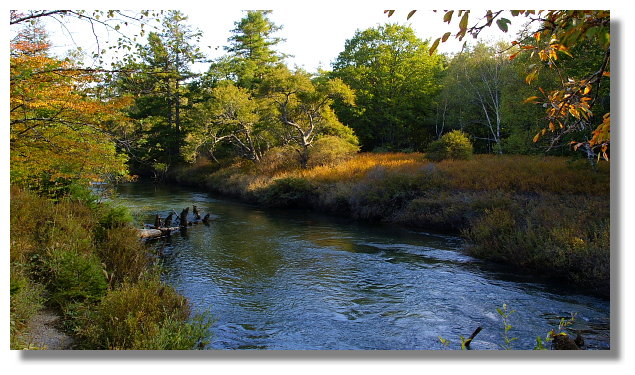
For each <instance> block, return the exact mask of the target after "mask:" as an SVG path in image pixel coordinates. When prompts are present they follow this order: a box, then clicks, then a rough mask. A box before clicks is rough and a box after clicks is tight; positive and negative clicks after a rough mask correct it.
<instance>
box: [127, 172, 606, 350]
mask: <svg viewBox="0 0 635 375" xmlns="http://www.w3.org/2000/svg"><path fill="white" fill-rule="evenodd" d="M117 190H118V197H117V198H116V200H118V201H120V202H121V203H122V204H125V205H127V206H128V207H130V208H131V210H132V211H133V212H134V213H135V214H136V217H137V219H138V221H139V222H146V223H152V222H153V216H154V214H155V213H160V214H161V215H162V216H163V217H165V215H166V214H167V213H168V212H169V211H170V210H172V209H174V210H175V211H177V212H180V211H181V209H183V208H184V207H186V206H192V205H193V204H194V205H196V206H197V207H198V209H199V211H201V212H202V213H211V214H212V217H213V218H214V220H213V221H212V223H211V224H210V225H208V226H205V225H203V224H199V225H195V226H192V227H191V228H189V229H187V230H186V231H185V232H183V233H176V234H174V235H172V237H171V238H169V239H167V240H157V241H154V242H153V243H152V244H151V246H154V247H156V248H161V249H162V251H163V254H164V255H163V257H162V260H163V266H164V268H165V275H164V277H165V281H167V282H168V283H169V284H171V285H172V286H174V287H175V288H176V289H177V290H178V291H179V292H180V293H181V294H183V295H184V296H186V297H187V298H188V299H189V300H190V302H191V304H192V306H193V310H194V311H195V312H205V311H207V312H209V313H211V315H212V316H213V318H214V320H215V323H214V325H213V326H212V327H211V330H212V342H211V344H210V345H209V346H208V348H209V349H276V350H287V349H322V350H323V349H345V350H348V349H407V350H413V349H427V350H434V349H457V348H459V347H460V336H464V337H468V336H469V335H470V334H471V333H472V331H474V329H475V328H476V327H477V326H481V327H483V330H482V331H481V332H480V333H479V334H478V336H477V337H476V339H475V340H474V342H473V344H472V349H500V348H501V345H502V344H504V340H503V335H504V329H503V323H502V321H501V316H500V315H499V314H498V312H497V308H501V307H502V305H503V304H507V306H508V307H509V309H510V310H515V312H514V313H512V314H511V315H510V317H509V323H510V324H511V325H512V327H513V328H512V329H511V330H510V331H509V337H517V338H518V339H517V340H515V341H513V343H512V345H513V348H514V349H532V348H533V347H534V344H535V342H536V341H535V340H536V337H537V336H542V337H543V338H544V337H545V335H546V334H547V332H548V331H549V330H551V329H553V328H557V326H558V323H559V321H560V319H561V318H568V317H570V316H571V314H576V317H575V321H574V323H573V325H572V326H571V327H570V328H571V329H572V331H574V332H581V333H582V335H583V337H584V339H585V342H586V345H587V346H588V348H589V349H609V348H610V331H609V326H610V321H609V316H610V303H609V301H606V300H603V299H600V298H596V297H593V296H591V295H588V294H585V293H583V292H580V291H577V290H571V289H567V288H564V287H562V286H560V285H557V284H554V283H550V282H548V281H545V280H541V279H539V278H536V277H533V276H531V275H522V274H521V275H519V274H518V273H517V272H514V271H513V270H511V269H509V268H507V267H503V266H499V265H496V264H492V263H489V262H485V261H481V260H477V259H475V258H472V257H470V256H467V255H465V254H464V253H462V252H461V251H460V249H461V246H462V243H461V240H460V239H459V238H457V237H452V236H444V235H438V234H434V233H425V232H422V231H418V230H409V229H405V228H399V227H394V226H386V225H375V224H369V223H359V222H355V221H353V220H348V219H344V218H336V217H330V216H324V215H319V214H316V213H310V212H305V211H294V210H267V209H263V208H259V207H254V206H250V205H248V204H244V203H241V202H236V201H232V200H228V199H224V198H220V197H217V196H213V195H209V194H206V193H204V192H201V191H197V190H195V189H189V188H183V187H178V186H172V185H152V184H146V183H130V184H124V185H121V186H119V187H118V189H117ZM190 210H191V208H190ZM439 336H441V337H443V338H444V339H446V340H449V341H450V344H449V345H448V346H444V345H443V344H442V343H441V341H440V340H439Z"/></svg>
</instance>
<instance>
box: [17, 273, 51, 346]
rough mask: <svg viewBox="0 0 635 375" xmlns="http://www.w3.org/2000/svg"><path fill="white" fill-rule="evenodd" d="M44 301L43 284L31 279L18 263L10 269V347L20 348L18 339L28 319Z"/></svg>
mask: <svg viewBox="0 0 635 375" xmlns="http://www.w3.org/2000/svg"><path fill="white" fill-rule="evenodd" d="M43 302H44V286H42V285H41V284H38V283H34V282H33V281H31V280H30V279H29V278H28V277H27V276H26V275H25V272H24V271H23V270H22V269H21V267H20V266H19V265H16V264H11V270H10V306H11V309H10V321H11V323H10V324H11V325H10V335H11V349H22V347H23V344H22V343H20V341H19V340H18V336H19V334H20V332H21V331H22V330H23V329H24V328H25V326H26V324H27V323H28V321H29V320H30V319H31V317H33V316H34V315H35V314H37V313H38V311H40V309H41V308H42V306H43Z"/></svg>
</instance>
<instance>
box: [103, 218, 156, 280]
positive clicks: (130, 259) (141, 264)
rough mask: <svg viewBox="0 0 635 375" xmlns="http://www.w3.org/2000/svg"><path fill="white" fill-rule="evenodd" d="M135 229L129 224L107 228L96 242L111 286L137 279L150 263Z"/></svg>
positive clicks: (145, 249)
mask: <svg viewBox="0 0 635 375" xmlns="http://www.w3.org/2000/svg"><path fill="white" fill-rule="evenodd" d="M136 231H137V230H136V229H135V228H132V227H129V226H123V227H115V228H111V229H107V230H105V231H104V234H103V236H102V238H101V241H99V242H98V243H97V254H98V255H99V257H100V258H101V259H102V261H103V263H104V266H105V267H106V271H107V273H108V282H109V283H110V286H111V287H113V286H115V285H117V284H120V283H122V282H124V281H136V280H139V279H140V278H141V277H142V276H143V275H144V274H145V273H146V271H147V270H148V267H149V266H150V264H151V259H150V255H149V253H148V249H147V248H146V247H145V246H144V244H143V243H141V242H140V241H139V240H138V239H137V233H136Z"/></svg>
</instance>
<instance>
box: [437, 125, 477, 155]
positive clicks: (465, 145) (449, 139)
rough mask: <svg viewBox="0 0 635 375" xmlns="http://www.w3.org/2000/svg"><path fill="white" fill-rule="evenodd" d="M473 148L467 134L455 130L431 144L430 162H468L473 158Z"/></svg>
mask: <svg viewBox="0 0 635 375" xmlns="http://www.w3.org/2000/svg"><path fill="white" fill-rule="evenodd" d="M472 153H473V148H472V143H471V142H470V140H469V138H468V137H467V134H465V133H463V132H462V131H460V130H453V131H451V132H449V133H446V134H444V135H443V136H442V137H441V139H439V140H436V141H434V142H431V143H430V145H429V146H428V153H427V156H428V158H429V159H430V160H434V161H441V160H445V159H455V160H467V159H470V158H471V157H472Z"/></svg>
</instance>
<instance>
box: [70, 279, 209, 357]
mask: <svg viewBox="0 0 635 375" xmlns="http://www.w3.org/2000/svg"><path fill="white" fill-rule="evenodd" d="M189 314H190V308H189V305H188V303H187V300H186V299H185V298H184V297H182V296H180V295H179V294H178V293H177V292H176V291H175V290H174V289H173V288H171V287H169V286H167V285H165V284H163V283H162V282H161V281H160V280H159V279H158V277H153V278H150V279H146V280H142V281H140V282H138V283H124V284H122V286H121V288H119V289H118V290H114V291H111V292H110V293H108V294H107V295H106V296H105V297H104V298H103V300H102V301H101V303H100V304H99V305H98V306H97V308H96V310H95V311H94V313H92V314H90V315H89V316H88V317H87V318H86V319H87V322H86V323H85V325H84V328H83V329H82V331H81V332H80V336H82V337H83V338H84V339H85V342H86V344H87V346H88V347H91V348H95V349H123V350H126V349H172V350H183V349H193V348H194V347H195V346H197V345H198V344H199V343H201V342H204V341H205V340H206V338H207V336H208V333H207V328H208V327H209V321H206V320H204V319H202V318H199V320H198V321H194V322H187V321H186V320H187V319H188V317H189Z"/></svg>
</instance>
